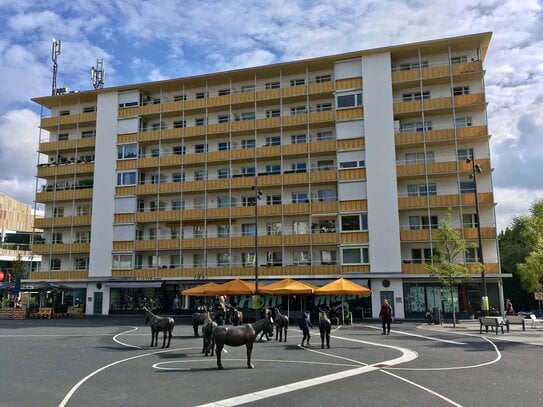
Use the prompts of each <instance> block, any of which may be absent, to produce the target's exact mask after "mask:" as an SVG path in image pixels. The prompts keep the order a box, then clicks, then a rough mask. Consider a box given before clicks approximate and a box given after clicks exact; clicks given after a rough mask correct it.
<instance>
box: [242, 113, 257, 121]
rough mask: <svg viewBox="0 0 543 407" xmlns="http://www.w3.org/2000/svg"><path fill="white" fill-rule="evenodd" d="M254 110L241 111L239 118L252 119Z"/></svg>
mask: <svg viewBox="0 0 543 407" xmlns="http://www.w3.org/2000/svg"><path fill="white" fill-rule="evenodd" d="M255 117H256V116H255V112H243V113H242V114H241V120H243V121H244V120H254V119H255Z"/></svg>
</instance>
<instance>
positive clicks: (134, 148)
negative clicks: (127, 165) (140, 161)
mask: <svg viewBox="0 0 543 407" xmlns="http://www.w3.org/2000/svg"><path fill="white" fill-rule="evenodd" d="M137 156H138V145H137V144H136V143H132V144H121V145H120V146H117V159H118V160H125V159H130V158H136V157H137Z"/></svg>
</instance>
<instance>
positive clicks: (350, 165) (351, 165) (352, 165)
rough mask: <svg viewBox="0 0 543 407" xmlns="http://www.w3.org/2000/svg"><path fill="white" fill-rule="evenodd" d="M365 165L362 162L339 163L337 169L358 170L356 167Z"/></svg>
mask: <svg viewBox="0 0 543 407" xmlns="http://www.w3.org/2000/svg"><path fill="white" fill-rule="evenodd" d="M364 165H366V162H365V161H364V160H360V161H343V162H340V163H339V168H358V167H361V168H362V167H364Z"/></svg>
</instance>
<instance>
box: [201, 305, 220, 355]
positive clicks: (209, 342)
mask: <svg viewBox="0 0 543 407" xmlns="http://www.w3.org/2000/svg"><path fill="white" fill-rule="evenodd" d="M216 326H217V323H216V322H215V321H213V319H212V318H211V314H210V313H209V312H208V313H207V314H206V319H205V320H204V324H203V325H202V336H203V342H204V343H203V347H202V353H204V354H205V355H206V356H208V355H209V354H210V353H211V356H213V350H214V347H215V340H214V339H213V329H215V327H216Z"/></svg>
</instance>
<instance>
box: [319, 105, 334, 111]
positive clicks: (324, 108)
mask: <svg viewBox="0 0 543 407" xmlns="http://www.w3.org/2000/svg"><path fill="white" fill-rule="evenodd" d="M330 110H332V104H331V103H317V109H316V111H317V112H328V111H330Z"/></svg>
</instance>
